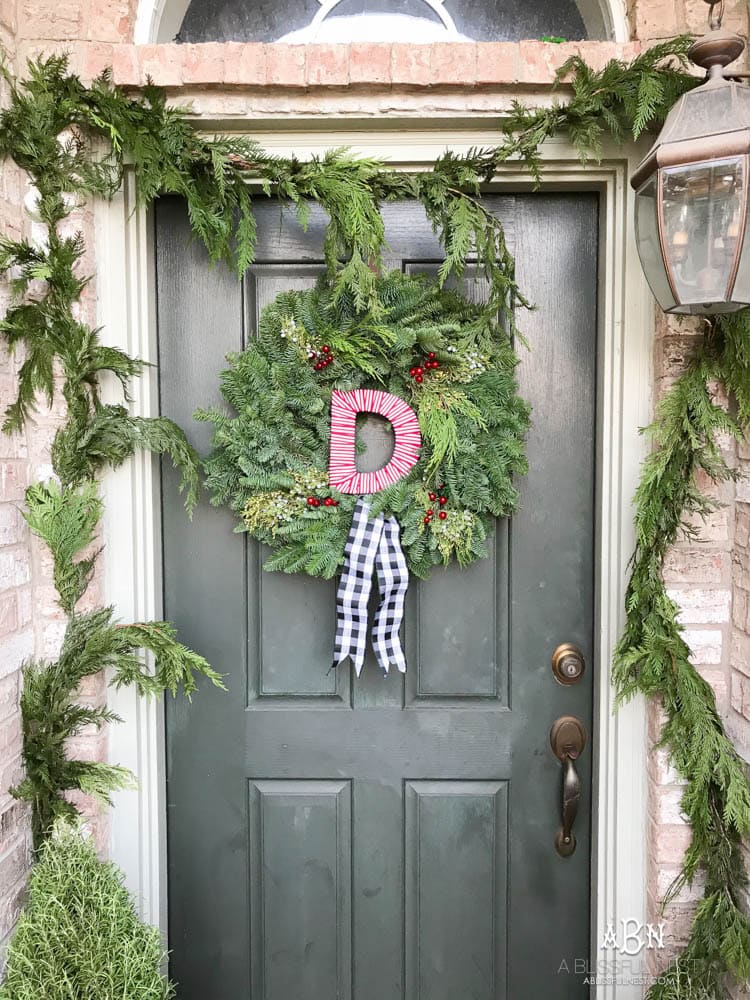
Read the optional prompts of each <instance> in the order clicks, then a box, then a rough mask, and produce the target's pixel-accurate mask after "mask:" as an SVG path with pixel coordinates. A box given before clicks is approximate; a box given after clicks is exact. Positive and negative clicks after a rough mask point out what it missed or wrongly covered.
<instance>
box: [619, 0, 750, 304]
mask: <svg viewBox="0 0 750 1000" xmlns="http://www.w3.org/2000/svg"><path fill="white" fill-rule="evenodd" d="M706 2H707V3H709V4H710V5H711V14H710V22H709V23H710V31H709V32H708V34H706V35H704V36H703V37H702V38H699V39H698V41H696V42H695V44H694V45H693V46H692V48H691V49H690V52H689V55H690V59H691V60H692V61H693V62H694V63H695V64H696V65H698V66H702V67H703V68H704V69H706V70H707V71H708V77H707V80H706V82H705V83H704V84H702V85H701V86H700V87H697V88H696V89H695V90H691V91H689V92H688V93H687V94H683V96H682V97H681V98H680V99H679V101H678V102H677V103H676V104H675V106H674V107H673V108H672V110H671V111H670V113H669V115H668V116H667V120H666V122H665V123H664V128H663V129H662V131H661V134H660V135H659V137H658V139H657V140H656V142H655V143H654V145H653V147H652V148H651V150H650V151H649V153H648V155H647V156H646V158H645V160H644V161H643V163H641V165H640V166H639V167H638V169H637V170H636V171H635V173H634V174H633V178H632V180H631V183H632V185H633V187H634V188H635V189H636V191H637V194H636V208H635V229H636V242H637V245H638V253H639V254H640V258H641V264H642V265H643V270H644V271H645V273H646V278H647V279H648V283H649V285H650V286H651V291H652V292H653V293H654V296H655V298H656V300H657V301H658V303H659V305H660V306H661V307H662V309H664V311H665V312H668V313H722V312H735V311H736V310H737V309H742V308H744V307H745V306H747V305H750V238H748V236H747V221H748V197H749V195H750V87H747V86H745V85H744V84H741V83H738V82H736V81H735V80H732V79H731V78H728V77H727V76H726V75H725V73H724V68H725V67H726V66H728V65H729V64H730V63H732V62H734V60H735V59H737V58H738V57H739V56H740V55H742V53H743V51H744V49H745V43H744V41H743V40H742V39H741V38H740V37H739V36H738V35H734V34H732V33H731V32H729V31H726V30H724V29H723V28H722V27H721V16H722V9H723V0H706ZM715 7H718V9H717V10H714V8H715Z"/></svg>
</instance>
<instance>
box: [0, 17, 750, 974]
mask: <svg viewBox="0 0 750 1000" xmlns="http://www.w3.org/2000/svg"><path fill="white" fill-rule="evenodd" d="M16 7H18V17H17V20H16ZM135 8H136V0H96V2H94V0H78V2H75V0H17V2H16V0H0V40H1V41H2V42H3V44H4V45H5V47H6V50H8V51H9V52H10V53H11V55H12V54H13V52H15V53H16V55H17V63H18V65H20V66H22V65H23V64H24V61H25V59H26V58H27V57H28V56H33V55H36V54H38V53H40V52H53V51H63V50H64V51H68V52H70V54H71V60H72V64H73V67H74V68H75V69H76V70H77V71H79V72H80V73H81V75H82V76H84V77H85V78H91V77H92V76H93V75H95V74H96V73H98V72H99V71H101V69H103V68H104V67H105V66H109V65H111V66H113V67H114V70H115V77H116V79H117V81H118V82H120V83H122V84H124V85H138V84H141V83H143V82H144V81H145V78H146V76H147V75H151V76H152V77H153V78H154V79H155V80H156V82H157V83H160V84H162V85H164V86H166V87H168V88H169V90H170V92H171V93H172V94H174V96H175V97H179V99H180V100H181V101H182V100H189V101H191V102H192V106H193V111H194V114H195V115H196V116H197V117H198V118H201V117H202V118H204V119H205V120H207V121H209V120H215V119H217V118H220V119H222V120H224V121H231V120H232V119H237V120H242V119H249V118H253V117H255V118H268V117H275V118H292V117H294V118H304V117H312V116H314V117H320V116H321V115H329V116H336V117H346V116H356V117H358V118H362V117H375V116H380V115H383V114H394V115H399V116H417V117H426V116H436V117H439V116H446V117H448V116H451V115H453V114H456V113H459V112H460V113H461V114H473V115H476V116H483V115H484V116H487V117H488V119H492V118H495V117H496V116H497V114H498V112H500V111H502V109H503V108H506V107H507V106H508V104H509V103H510V101H511V100H512V99H513V98H515V97H522V98H524V99H527V100H529V101H530V102H534V103H539V102H548V101H549V100H550V99H551V98H550V84H551V82H552V79H553V76H554V72H555V70H556V69H557V67H558V66H559V65H560V64H561V63H562V61H563V60H564V59H566V58H567V57H568V55H569V54H570V53H571V52H573V51H580V52H581V53H582V54H583V55H584V56H585V58H586V59H587V60H588V61H589V62H591V63H593V64H594V65H601V64H602V63H603V62H605V61H606V60H607V59H609V58H611V57H613V56H619V57H621V58H624V59H629V58H632V56H633V55H635V53H636V52H637V51H639V49H640V47H641V45H644V44H648V43H649V42H652V41H654V40H658V39H663V38H668V37H670V36H673V35H675V34H677V33H679V32H681V31H686V30H687V31H693V32H701V31H703V30H704V26H705V23H706V12H707V7H706V4H705V3H704V2H703V0H629V2H628V11H629V15H630V23H631V29H632V39H633V40H632V41H631V42H630V43H629V44H627V45H615V44H613V43H583V44H582V45H580V46H577V45H576V46H573V45H563V46H550V45H543V44H541V43H539V42H535V41H530V42H522V43H520V44H518V45H516V44H510V43H482V44H476V45H449V44H441V45H425V46H419V45H417V46H407V45H401V44H394V45H366V44H362V45H353V46H330V45H315V46H308V47H305V48H300V47H292V46H285V45H239V44H228V45H218V44H207V45H185V46H174V45H160V46H141V47H138V48H136V47H135V46H133V45H131V44H129V43H130V41H131V40H132V37H133V26H134V19H135V12H136V11H135ZM725 24H726V25H727V26H728V27H731V28H734V29H735V30H738V31H740V32H741V33H743V34H745V35H747V31H748V5H747V3H746V2H745V0H728V3H727V10H726V15H725ZM21 193H22V180H21V179H20V178H19V177H18V176H17V174H16V173H15V172H14V171H13V170H12V169H11V168H9V167H7V166H6V167H4V168H3V173H2V180H0V224H2V225H3V227H6V228H8V227H9V228H11V229H12V230H14V231H18V230H19V228H20V227H22V226H24V225H26V224H27V223H26V222H24V219H23V218H22V215H21V212H20V211H19V202H20V197H21ZM76 222H77V223H78V224H80V225H82V226H83V227H84V229H85V231H86V232H87V234H88V235H90V231H91V227H90V218H89V217H88V216H86V215H84V216H83V217H82V218H80V219H78V220H76ZM87 266H89V267H90V266H92V265H90V264H89V265H87ZM90 295H91V296H93V295H95V286H94V287H93V288H92V290H91V293H90ZM86 308H87V310H88V312H89V314H92V313H93V302H92V299H91V298H89V301H88V302H87V305H86ZM696 336H697V328H696V327H694V326H690V325H689V324H682V323H680V322H667V321H665V320H664V319H663V318H662V319H659V320H658V322H657V323H656V339H655V351H656V354H655V374H656V384H655V387H654V389H655V395H656V396H658V395H659V394H661V393H662V392H663V391H664V389H665V388H666V387H667V386H668V385H669V384H670V383H671V381H672V380H673V379H674V378H675V377H676V375H677V374H678V373H679V372H680V371H681V370H682V368H683V366H684V363H685V358H686V356H687V354H688V352H689V350H690V348H691V346H692V344H693V343H694V341H695V337H696ZM13 379H14V368H13V365H12V364H11V363H10V362H9V361H8V359H6V358H2V359H0V395H2V398H3V399H4V398H5V397H6V394H7V393H9V392H10V391H11V390H12V384H13ZM56 419H57V415H56V414H54V413H51V414H43V415H40V418H39V421H38V424H37V426H36V427H35V428H33V429H31V431H30V433H29V434H28V435H27V438H16V439H8V438H3V439H0V641H2V646H1V647H0V887H2V888H0V939H2V937H3V935H4V934H6V933H7V930H8V928H9V927H10V925H11V923H12V921H13V918H14V916H15V913H16V909H17V899H18V891H19V887H20V886H21V885H22V883H23V873H24V870H25V865H26V861H27V857H28V838H27V834H26V822H25V813H24V810H23V809H22V808H20V807H18V806H16V805H14V804H12V803H11V801H10V800H9V799H8V797H7V793H6V789H7V786H8V784H9V782H10V781H12V780H14V779H15V777H17V774H18V752H19V727H18V717H17V711H16V708H15V706H16V699H17V686H18V666H19V664H20V662H21V660H22V659H23V657H25V656H27V655H29V654H30V653H32V652H33V651H35V652H36V653H37V654H38V655H51V654H52V653H53V652H54V650H55V647H56V644H57V642H58V641H59V636H60V619H59V614H58V613H57V610H56V608H55V606H54V594H53V593H52V591H51V590H50V581H49V567H48V565H47V564H46V562H45V560H46V556H45V555H44V553H43V552H41V551H39V549H38V548H37V547H35V545H34V544H32V543H31V542H30V540H29V538H28V534H27V532H26V530H25V528H24V526H23V522H22V520H21V519H20V517H19V514H18V510H17V506H16V505H17V503H18V502H19V501H20V499H21V498H22V494H23V488H24V486H25V484H26V482H27V481H29V479H30V478H31V477H33V476H35V475H38V474H39V471H40V468H41V469H43V468H44V467H45V464H46V463H47V462H48V458H47V455H46V451H47V448H48V445H49V440H50V437H51V434H52V432H53V429H54V426H55V422H56ZM727 447H728V449H729V450H728V458H729V460H730V461H731V462H738V463H739V464H740V465H741V466H742V467H743V468H745V467H746V466H747V467H748V471H749V472H750V447H747V448H741V449H739V451H735V450H733V449H731V448H729V445H728V444H727ZM720 498H721V499H722V500H723V501H724V502H725V504H726V506H725V508H724V509H723V510H722V511H720V512H719V513H717V514H716V515H715V516H714V517H713V518H712V519H711V522H710V523H709V525H707V526H706V528H705V530H703V532H702V536H703V539H704V541H702V542H701V543H700V544H695V543H692V544H688V543H685V544H681V545H679V546H677V547H676V548H675V550H674V551H673V552H672V553H671V554H670V557H669V560H668V563H667V567H666V580H667V583H668V586H669V589H670V593H671V594H672V596H673V597H674V598H675V600H676V601H677V603H678V604H679V606H680V608H681V618H682V621H683V623H684V624H685V627H686V630H687V638H688V641H689V642H690V644H691V647H692V649H693V651H694V662H695V664H696V667H697V669H699V670H700V671H701V673H702V674H703V675H704V676H705V677H706V678H707V680H709V682H710V683H711V684H712V686H713V688H714V690H715V692H716V697H717V703H718V705H719V710H720V712H721V713H722V715H723V717H724V718H725V720H726V723H727V726H728V729H729V731H730V732H731V734H732V736H733V738H734V739H735V740H736V742H737V745H738V747H739V748H740V752H741V753H742V754H743V756H745V757H748V758H750V666H749V664H750V487H749V486H748V485H747V484H746V483H742V482H741V483H739V484H738V485H737V487H736V491H735V487H734V486H725V487H722V489H721V494H720ZM95 587H96V585H95ZM97 596H98V591H97V590H96V589H94V590H93V593H92V598H95V597H97ZM32 608H33V615H32ZM32 619H33V623H32ZM82 696H83V697H86V698H89V699H93V700H97V701H98V700H101V699H102V697H103V688H102V684H101V681H100V680H99V679H93V680H92V681H91V683H90V684H88V685H87V687H86V690H85V691H83V692H82ZM649 712H650V721H649V737H650V739H651V740H652V741H654V740H656V738H657V737H658V733H659V728H660V713H659V707H658V706H656V705H654V706H651V707H650V709H649ZM75 750H76V752H80V753H82V754H93V755H104V754H106V741H105V737H104V736H100V737H96V738H92V736H91V735H89V736H87V737H82V738H81V740H78V741H77V742H76V747H75ZM648 779H649V842H650V850H649V868H648V898H649V907H650V917H651V919H659V916H658V914H659V907H660V903H661V900H662V898H663V895H664V892H665V890H666V888H667V887H668V885H669V883H670V882H671V880H672V878H673V876H674V874H675V873H676V872H677V871H678V870H679V866H680V861H681V857H682V854H683V851H684V849H685V846H686V844H687V843H688V840H689V830H688V828H687V827H686V825H685V823H684V821H683V819H682V817H681V815H680V809H679V800H680V795H681V792H682V789H681V786H680V783H679V781H678V780H677V776H676V775H675V774H674V772H673V771H672V770H671V769H670V768H669V765H668V761H667V759H666V756H665V754H664V753H662V752H658V753H653V754H651V756H650V760H649V771H648ZM89 811H90V809H89ZM103 822H104V821H103V819H102V818H101V817H99V818H98V819H95V823H96V824H98V832H99V836H100V838H101V842H102V843H103V842H104V837H105V833H106V827H105V826H103V825H102V824H103ZM8 873H9V875H8ZM6 885H7V886H9V889H8V890H7V891H6V889H5V886H6ZM699 892H700V887H699V886H697V887H696V888H695V889H693V890H689V891H685V892H684V893H683V894H682V895H681V896H680V897H679V898H678V899H677V900H676V901H675V902H674V904H673V905H672V906H671V907H670V909H669V911H668V914H667V923H668V933H667V944H668V947H669V949H670V953H671V952H673V951H674V950H675V949H676V948H677V947H678V946H679V944H680V943H681V942H682V941H683V940H684V937H685V934H686V932H687V929H688V927H689V923H690V915H691V912H692V907H693V905H694V900H695V898H696V895H697V894H698V893H699ZM651 954H652V956H653V961H654V964H655V966H656V965H657V964H661V963H662V962H663V961H664V954H663V953H658V952H652V953H651Z"/></svg>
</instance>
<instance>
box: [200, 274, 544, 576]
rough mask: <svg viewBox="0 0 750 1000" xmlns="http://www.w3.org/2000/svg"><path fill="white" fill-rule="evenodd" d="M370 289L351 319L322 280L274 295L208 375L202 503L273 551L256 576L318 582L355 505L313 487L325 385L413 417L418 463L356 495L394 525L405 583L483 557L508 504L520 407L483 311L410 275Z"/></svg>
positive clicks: (346, 300) (497, 335)
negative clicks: (212, 377) (384, 397)
mask: <svg viewBox="0 0 750 1000" xmlns="http://www.w3.org/2000/svg"><path fill="white" fill-rule="evenodd" d="M376 291H377V303H378V308H377V310H376V311H375V312H373V311H367V312H365V313H360V312H358V311H357V309H356V307H355V303H354V301H353V300H352V298H351V297H350V296H343V297H338V298H337V297H336V296H335V294H334V291H333V289H332V288H331V286H330V284H329V282H328V281H327V280H326V279H325V278H323V279H321V281H320V282H319V283H318V286H317V287H316V288H314V289H310V290H308V291H289V292H282V293H281V294H280V295H279V296H278V297H277V298H276V300H275V301H274V302H272V303H270V304H269V305H268V306H266V308H265V309H264V310H263V312H262V314H261V318H260V323H259V330H258V336H257V338H255V339H254V340H253V342H252V343H251V345H250V346H249V347H248V348H247V349H246V350H245V351H243V352H242V353H240V354H235V355H232V356H230V359H229V360H230V367H229V368H228V369H227V370H225V371H224V372H223V373H222V376H221V391H222V394H223V396H224V399H225V400H226V402H227V403H228V404H229V406H230V407H231V408H232V409H233V410H234V411H235V415H234V416H228V415H227V414H226V413H225V412H222V411H220V410H218V409H212V410H209V411H199V412H198V414H197V415H198V418H199V419H202V420H207V421H209V422H210V423H212V424H213V425H214V428H215V433H214V450H213V453H212V454H211V456H210V457H209V458H208V459H207V461H206V470H207V480H206V484H207V486H208V488H209V490H210V491H211V492H212V502H213V503H214V504H217V505H219V504H224V503H228V504H229V506H230V507H231V508H232V510H233V511H234V512H235V513H236V514H237V515H238V517H239V518H240V525H239V528H238V530H243V529H244V530H247V531H248V532H249V533H250V534H251V535H253V536H254V537H255V538H257V539H258V540H259V541H261V542H264V543H265V544H266V545H269V546H270V547H271V548H272V549H273V550H274V551H273V553H272V554H271V556H270V558H269V559H268V560H267V562H266V564H265V569H269V570H283V571H284V572H286V573H298V572H304V573H309V574H310V575H311V576H321V577H325V578H330V577H332V576H333V575H334V574H335V573H336V572H337V571H338V570H339V569H340V567H341V565H342V563H343V561H344V544H345V542H346V538H347V535H348V532H349V528H350V526H351V522H352V512H353V510H354V505H355V502H356V497H355V496H352V495H346V494H343V493H338V492H336V490H333V489H331V488H330V487H329V482H328V472H327V466H328V452H329V438H330V420H329V413H330V402H331V392H332V390H333V389H339V390H344V391H346V390H351V389H360V388H364V389H380V390H385V391H386V392H389V393H392V394H393V395H395V396H398V397H399V398H401V399H403V400H405V401H406V402H407V403H409V405H410V406H411V407H412V408H413V409H414V411H415V413H416V414H417V416H418V418H419V425H420V430H421V432H422V440H423V445H422V449H421V455H420V458H419V461H418V462H417V464H416V465H415V466H414V468H413V469H412V470H411V472H410V473H409V474H408V475H406V476H404V477H403V478H402V479H400V480H399V481H398V482H396V483H394V484H393V485H390V486H387V487H386V488H384V489H383V490H381V491H380V492H379V493H377V494H374V496H373V499H372V513H373V516H374V515H377V514H379V513H384V514H385V515H386V516H390V515H394V516H395V517H396V518H397V520H398V522H399V524H400V525H401V531H402V535H401V544H402V546H403V550H404V553H405V554H406V557H407V562H408V565H409V569H410V570H411V571H412V573H414V575H415V576H418V577H421V578H424V577H426V576H428V575H429V572H430V570H431V568H432V567H433V566H434V565H435V564H436V563H448V562H450V561H451V560H452V559H456V560H457V561H458V562H459V563H460V564H461V565H466V564H468V563H470V562H473V561H474V560H475V559H477V558H479V557H481V556H483V555H485V554H486V552H485V545H484V542H485V539H486V537H487V535H488V533H489V532H491V531H492V526H493V523H494V519H495V518H497V517H504V516H507V515H508V514H510V513H511V512H512V511H513V510H515V509H516V507H517V503H518V492H517V490H516V487H515V486H514V484H513V477H514V476H515V475H519V474H522V473H524V472H525V471H526V458H525V454H524V437H525V434H526V431H527V429H528V425H529V407H528V406H527V404H526V403H525V402H524V401H523V400H522V399H521V398H520V397H519V396H518V393H517V384H516V379H515V368H516V365H517V364H518V358H517V356H516V353H515V351H514V349H513V346H512V344H511V341H510V338H509V337H508V335H507V334H506V333H505V331H504V330H503V329H502V327H501V326H500V324H499V323H498V321H497V320H496V319H493V317H492V316H491V315H490V314H488V313H487V311H486V310H485V309H484V308H482V307H480V306H477V305H474V304H472V303H470V302H469V301H467V300H466V299H465V298H464V297H462V296H461V295H458V294H456V293H454V292H450V291H446V290H445V289H441V288H439V287H438V286H437V285H435V284H434V283H433V282H430V281H428V280H426V279H424V278H418V277H409V276H406V275H403V274H401V273H400V272H397V271H394V272H391V273H389V274H386V275H385V276H383V277H380V278H378V279H377V281H376Z"/></svg>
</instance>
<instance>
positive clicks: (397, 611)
mask: <svg viewBox="0 0 750 1000" xmlns="http://www.w3.org/2000/svg"><path fill="white" fill-rule="evenodd" d="M369 515H370V505H369V503H368V502H367V501H366V500H365V499H364V498H363V497H360V498H359V499H358V500H357V505H356V507H355V508H354V516H353V518H352V527H351V530H350V532H349V537H348V538H347V540H346V548H345V549H344V552H345V554H346V562H345V563H344V570H343V573H342V574H341V581H340V583H339V588H338V591H337V593H336V642H335V645H334V653H333V666H334V667H338V666H339V665H340V664H341V663H343V662H344V660H345V659H346V658H347V656H350V657H351V659H352V663H353V664H354V669H355V670H356V671H357V676H358V677H359V674H360V671H361V670H362V665H363V663H364V662H365V650H366V647H367V604H368V601H369V598H370V590H371V588H372V573H373V569H375V570H377V575H378V588H379V590H380V605H379V607H378V610H377V612H376V614H375V621H374V623H373V626H372V646H373V649H374V650H375V656H376V657H377V661H378V663H379V664H380V666H381V668H382V669H383V671H384V672H385V673H386V674H387V673H388V670H389V668H390V666H391V664H393V665H394V666H396V667H397V668H398V669H399V670H400V671H401V673H402V674H403V673H405V672H406V658H405V656H404V651H403V649H402V648H401V639H400V637H399V630H400V628H401V622H402V620H403V617H404V600H405V599H406V591H407V589H408V586H409V570H408V569H407V566H406V559H405V557H404V553H403V549H402V548H401V529H400V528H399V524H398V521H397V520H396V518H395V517H388V518H386V517H384V515H383V514H378V516H377V517H373V518H371V517H370V516H369Z"/></svg>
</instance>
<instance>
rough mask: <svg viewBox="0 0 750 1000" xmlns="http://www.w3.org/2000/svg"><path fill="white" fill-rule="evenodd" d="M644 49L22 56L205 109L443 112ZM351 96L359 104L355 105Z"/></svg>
mask: <svg viewBox="0 0 750 1000" xmlns="http://www.w3.org/2000/svg"><path fill="white" fill-rule="evenodd" d="M641 49H642V46H641V43H639V42H628V43H616V42H567V43H563V44H551V43H545V42H540V41H524V42H519V43H515V42H441V43H434V44H430V45H409V44H400V43H386V44H380V43H378V44H369V43H353V44H350V45H285V44H278V43H277V44H267V43H258V42H250V43H239V42H208V43H204V44H185V45H177V44H162V45H129V44H119V45H118V44H108V43H103V42H82V41H77V42H68V43H67V44H66V43H62V42H47V43H46V44H39V43H35V44H33V45H30V44H24V43H21V45H20V46H19V52H18V62H19V64H21V63H22V62H23V61H24V60H25V59H26V58H28V57H34V56H37V55H39V54H50V53H52V52H55V51H64V52H67V53H68V54H69V56H70V65H71V69H72V70H73V71H74V72H77V73H78V74H79V75H80V76H81V77H82V78H83V79H84V80H86V81H88V80H91V79H92V78H93V77H95V76H97V75H98V74H99V73H101V72H102V70H104V69H105V68H107V67H112V69H113V72H114V79H115V82H116V83H118V84H120V85H122V86H124V87H137V86H142V85H143V84H144V83H145V82H146V79H147V77H150V78H151V79H152V80H153V81H154V83H156V84H159V85H160V86H163V87H165V88H167V89H168V90H169V91H170V94H172V93H174V94H176V95H179V96H180V98H181V99H183V100H188V101H190V102H192V104H193V110H194V111H195V113H196V115H199V116H201V117H204V116H205V117H214V116H216V115H225V116H230V117H235V116H239V117H243V118H257V117H266V116H267V115H269V114H278V115H284V114H288V113H294V114H299V113H300V112H303V113H304V112H305V111H309V112H315V111H317V113H320V114H326V113H332V112H334V111H340V112H341V113H343V114H348V113H352V112H354V110H356V111H358V113H360V114H362V113H364V114H365V115H368V114H382V113H384V112H386V111H387V112H389V113H393V112H394V111H395V112H403V113H406V114H408V113H409V111H410V110H412V109H413V111H414V112H415V113H420V114H424V113H425V112H430V111H433V112H436V113H440V111H441V110H444V111H445V112H447V113H455V112H456V111H458V110H461V111H469V112H477V113H480V114H481V113H485V114H487V113H491V112H494V113H495V114H497V113H498V111H502V110H503V108H504V107H507V106H508V104H509V102H510V100H511V99H512V97H514V96H519V94H522V95H524V96H527V97H529V98H530V97H531V96H532V95H533V94H534V93H535V92H544V91H546V92H547V93H549V88H550V87H551V85H552V83H553V82H554V79H555V74H556V72H557V70H558V69H559V68H560V66H562V65H563V63H564V62H565V61H566V60H567V59H568V58H569V57H570V56H572V55H581V56H582V57H583V58H584V59H585V60H586V62H587V63H589V65H591V66H593V67H595V68H600V67H601V66H603V65H604V64H605V63H606V62H607V61H608V60H610V59H614V58H617V59H623V60H626V61H627V60H630V59H633V58H634V57H635V56H636V55H638V53H639V52H640V51H641ZM363 98H366V100H365V102H364V103H363V100H362V99H363ZM499 98H500V99H499ZM426 99H427V102H428V103H427V104H426V103H425V101H426ZM457 99H458V100H457ZM248 100H252V101H253V105H252V107H248V105H247V103H246V102H247V101H248ZM353 102H354V103H355V104H356V109H355V107H354V106H352V107H351V108H350V107H349V105H350V104H352V103H353Z"/></svg>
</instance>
